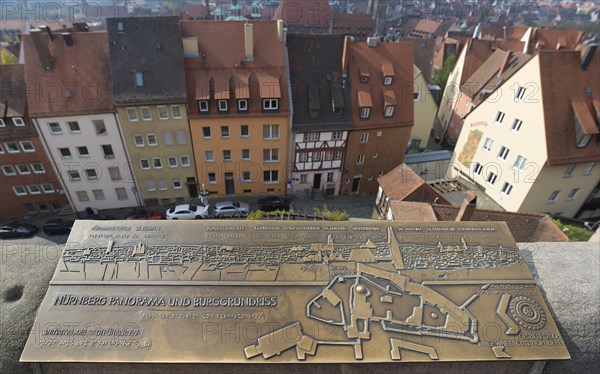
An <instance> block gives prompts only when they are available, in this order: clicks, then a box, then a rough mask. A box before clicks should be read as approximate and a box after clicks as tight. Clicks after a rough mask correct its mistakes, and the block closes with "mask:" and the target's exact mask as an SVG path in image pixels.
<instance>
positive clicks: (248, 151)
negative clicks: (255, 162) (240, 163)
mask: <svg viewBox="0 0 600 374" xmlns="http://www.w3.org/2000/svg"><path fill="white" fill-rule="evenodd" d="M244 152H247V153H248V157H245V156H244ZM242 160H244V161H247V160H250V150H249V149H242Z"/></svg>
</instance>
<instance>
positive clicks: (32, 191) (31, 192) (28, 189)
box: [27, 184, 42, 195]
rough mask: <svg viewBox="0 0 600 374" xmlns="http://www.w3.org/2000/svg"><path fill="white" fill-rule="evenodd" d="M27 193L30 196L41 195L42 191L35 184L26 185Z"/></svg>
mask: <svg viewBox="0 0 600 374" xmlns="http://www.w3.org/2000/svg"><path fill="white" fill-rule="evenodd" d="M32 187H34V189H33V190H32ZM27 191H29V194H30V195H41V194H42V190H41V189H40V186H38V185H37V184H28V185H27Z"/></svg>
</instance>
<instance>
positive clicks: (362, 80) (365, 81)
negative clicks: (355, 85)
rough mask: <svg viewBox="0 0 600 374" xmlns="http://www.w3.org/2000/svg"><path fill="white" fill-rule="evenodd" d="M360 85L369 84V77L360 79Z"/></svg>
mask: <svg viewBox="0 0 600 374" xmlns="http://www.w3.org/2000/svg"><path fill="white" fill-rule="evenodd" d="M360 83H369V77H365V76H363V77H360Z"/></svg>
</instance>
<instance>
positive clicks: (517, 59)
mask: <svg viewBox="0 0 600 374" xmlns="http://www.w3.org/2000/svg"><path fill="white" fill-rule="evenodd" d="M506 57H508V61H507V64H506V66H503V67H501V68H500V69H501V71H502V73H501V74H500V76H498V75H496V76H495V77H492V78H491V79H490V80H489V81H488V82H487V84H485V85H484V86H482V87H481V88H480V90H479V91H477V92H475V93H474V95H473V97H472V101H473V105H475V106H477V105H479V104H480V103H481V102H482V101H483V100H484V99H486V98H487V97H488V96H489V94H490V93H492V92H494V91H495V90H496V89H497V88H498V87H499V86H500V85H501V84H502V83H503V82H505V81H506V80H507V79H509V78H510V77H512V75H513V74H515V73H516V72H517V71H518V70H519V69H521V68H522V67H523V66H524V65H525V64H526V63H527V62H528V61H529V60H531V58H532V57H533V55H529V54H526V53H521V52H513V53H511V54H510V56H506Z"/></svg>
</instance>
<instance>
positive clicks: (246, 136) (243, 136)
mask: <svg viewBox="0 0 600 374" xmlns="http://www.w3.org/2000/svg"><path fill="white" fill-rule="evenodd" d="M244 129H246V134H244V131H243V130H244ZM240 136H241V137H242V138H248V137H250V126H248V125H241V126H240Z"/></svg>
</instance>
